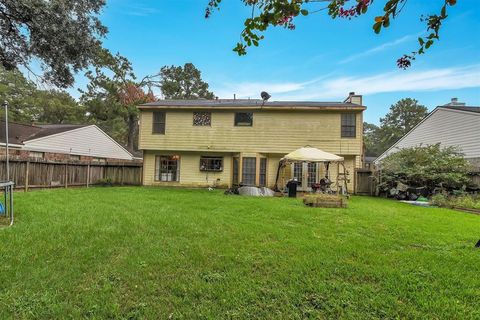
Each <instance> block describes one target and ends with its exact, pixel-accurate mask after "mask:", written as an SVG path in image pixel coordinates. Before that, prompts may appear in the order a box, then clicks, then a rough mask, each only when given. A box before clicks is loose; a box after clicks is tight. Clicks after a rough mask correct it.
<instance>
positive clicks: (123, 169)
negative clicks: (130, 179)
mask: <svg viewBox="0 0 480 320" xmlns="http://www.w3.org/2000/svg"><path fill="white" fill-rule="evenodd" d="M121 181H122V182H121V184H122V186H123V184H124V182H125V163H122V180H121Z"/></svg>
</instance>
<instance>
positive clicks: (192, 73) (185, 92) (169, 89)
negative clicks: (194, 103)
mask: <svg viewBox="0 0 480 320" xmlns="http://www.w3.org/2000/svg"><path fill="white" fill-rule="evenodd" d="M160 89H161V90H162V93H163V96H164V97H165V99H199V98H204V99H213V98H214V97H215V95H214V94H213V92H211V91H208V83H206V82H205V81H203V80H202V74H201V72H200V70H198V69H197V68H196V67H195V66H194V65H193V64H192V63H186V64H185V65H184V66H183V67H182V66H178V67H177V66H170V67H169V66H164V67H162V69H161V70H160Z"/></svg>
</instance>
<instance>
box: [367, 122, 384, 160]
mask: <svg viewBox="0 0 480 320" xmlns="http://www.w3.org/2000/svg"><path fill="white" fill-rule="evenodd" d="M379 131H380V128H379V127H378V126H377V125H374V124H372V123H368V122H364V123H363V143H364V144H365V155H366V156H367V157H376V156H379V155H380V154H381V153H382V152H383V151H384V146H383V142H382V139H381V138H382V137H381V136H380V134H379Z"/></svg>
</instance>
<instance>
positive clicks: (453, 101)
mask: <svg viewBox="0 0 480 320" xmlns="http://www.w3.org/2000/svg"><path fill="white" fill-rule="evenodd" d="M464 105H465V102H458V98H452V99H451V100H450V102H449V103H447V104H445V106H449V107H462V106H464Z"/></svg>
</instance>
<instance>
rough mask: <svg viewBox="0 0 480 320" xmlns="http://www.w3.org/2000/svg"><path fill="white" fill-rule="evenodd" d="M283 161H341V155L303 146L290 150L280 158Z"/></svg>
mask: <svg viewBox="0 0 480 320" xmlns="http://www.w3.org/2000/svg"><path fill="white" fill-rule="evenodd" d="M282 160H283V161H285V160H286V161H302V162H303V161H306V162H338V161H343V160H344V159H343V157H340V156H337V155H336V154H333V153H328V152H325V151H323V150H320V149H317V148H312V147H303V148H300V149H297V150H295V151H292V152H290V153H289V154H287V155H285V156H284V157H283V158H282Z"/></svg>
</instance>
